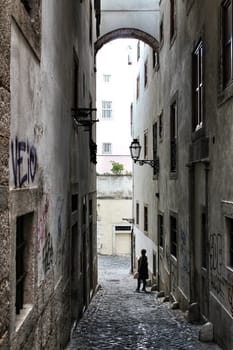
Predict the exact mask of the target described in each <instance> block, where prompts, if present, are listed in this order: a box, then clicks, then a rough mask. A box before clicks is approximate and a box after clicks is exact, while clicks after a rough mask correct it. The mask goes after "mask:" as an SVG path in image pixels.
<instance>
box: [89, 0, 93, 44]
mask: <svg viewBox="0 0 233 350" xmlns="http://www.w3.org/2000/svg"><path fill="white" fill-rule="evenodd" d="M89 6H90V9H89V16H90V18H89V42H90V45H92V35H93V34H92V31H93V24H92V5H91V1H90V4H89Z"/></svg>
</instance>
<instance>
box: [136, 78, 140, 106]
mask: <svg viewBox="0 0 233 350" xmlns="http://www.w3.org/2000/svg"><path fill="white" fill-rule="evenodd" d="M139 85H140V76H138V77H137V83H136V98H137V100H138V99H139Z"/></svg>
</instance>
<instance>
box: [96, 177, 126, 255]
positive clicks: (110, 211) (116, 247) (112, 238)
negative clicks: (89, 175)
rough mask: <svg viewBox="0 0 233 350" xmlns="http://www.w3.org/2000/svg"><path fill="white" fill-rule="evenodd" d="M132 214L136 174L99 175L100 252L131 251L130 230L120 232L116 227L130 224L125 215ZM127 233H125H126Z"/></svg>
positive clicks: (98, 236) (98, 231)
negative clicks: (133, 181)
mask: <svg viewBox="0 0 233 350" xmlns="http://www.w3.org/2000/svg"><path fill="white" fill-rule="evenodd" d="M131 217H132V177H131V176H126V175H121V176H117V175H105V176H104V175H102V176H101V175H98V176H97V249H98V253H100V254H107V255H115V254H122V255H124V254H126V253H127V254H128V255H129V254H130V253H131V249H130V248H131V247H130V245H131V244H130V240H131V238H130V236H131V230H129V231H116V229H115V226H129V227H131V224H129V223H128V222H127V221H126V220H123V219H124V218H126V219H130V218H131ZM123 234H124V236H123Z"/></svg>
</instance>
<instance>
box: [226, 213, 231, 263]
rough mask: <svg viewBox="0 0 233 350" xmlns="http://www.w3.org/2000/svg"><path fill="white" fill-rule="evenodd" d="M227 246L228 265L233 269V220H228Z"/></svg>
mask: <svg viewBox="0 0 233 350" xmlns="http://www.w3.org/2000/svg"><path fill="white" fill-rule="evenodd" d="M226 220H227V221H226V223H227V231H228V232H227V236H228V239H227V241H228V242H227V243H228V244H227V246H228V254H227V264H228V266H229V267H231V268H233V219H232V218H227V219H226Z"/></svg>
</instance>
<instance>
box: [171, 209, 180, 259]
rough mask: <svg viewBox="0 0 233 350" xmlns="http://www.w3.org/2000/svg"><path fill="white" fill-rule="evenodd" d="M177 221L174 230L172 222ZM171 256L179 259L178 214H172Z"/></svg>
mask: <svg viewBox="0 0 233 350" xmlns="http://www.w3.org/2000/svg"><path fill="white" fill-rule="evenodd" d="M173 220H174V221H175V224H176V225H175V229H174V228H173V225H172V221H173ZM169 223H170V254H171V256H173V257H174V258H175V259H177V257H178V220H177V214H175V213H171V212H170V220H169Z"/></svg>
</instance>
